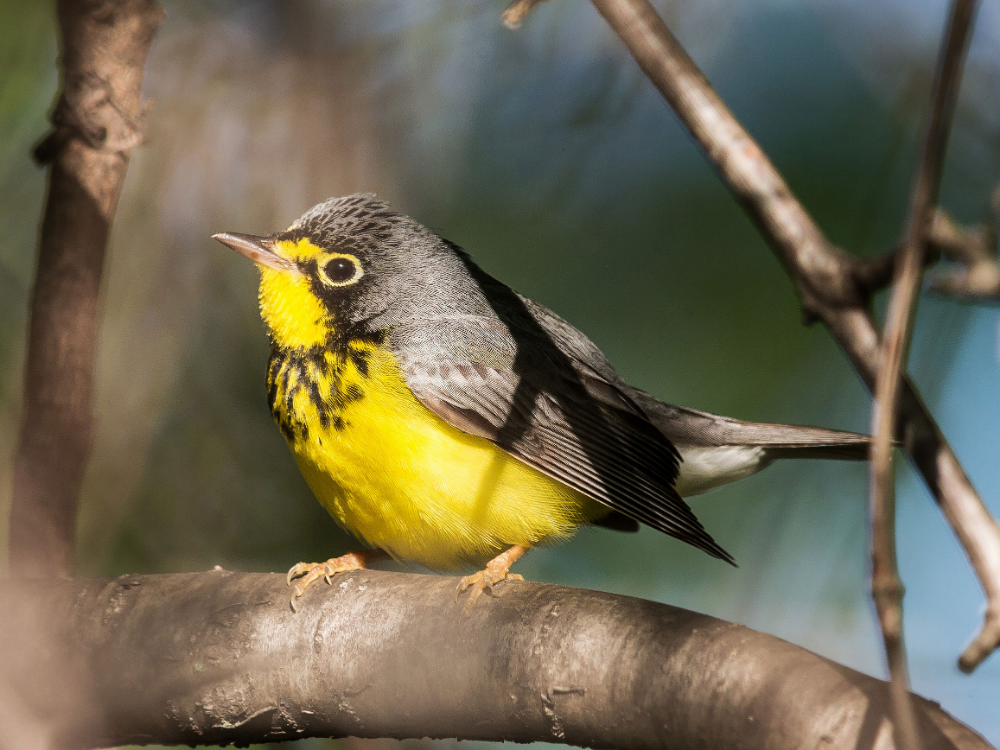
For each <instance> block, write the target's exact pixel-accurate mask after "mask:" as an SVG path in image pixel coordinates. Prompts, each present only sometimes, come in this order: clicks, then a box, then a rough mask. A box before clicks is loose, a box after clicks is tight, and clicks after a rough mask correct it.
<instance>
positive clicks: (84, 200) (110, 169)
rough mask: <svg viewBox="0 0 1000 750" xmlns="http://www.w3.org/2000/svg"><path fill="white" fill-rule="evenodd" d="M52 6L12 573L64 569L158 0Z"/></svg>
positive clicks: (74, 1) (64, 0) (66, 0)
mask: <svg viewBox="0 0 1000 750" xmlns="http://www.w3.org/2000/svg"><path fill="white" fill-rule="evenodd" d="M58 14H59V28H60V31H61V44H62V65H63V91H62V93H61V94H60V97H59V101H58V103H57V105H56V108H55V111H54V113H53V116H52V122H53V125H54V127H55V129H54V131H53V133H52V134H51V135H50V136H49V137H48V138H46V139H45V141H43V142H42V144H41V145H40V146H39V147H38V149H36V157H37V158H38V159H39V161H41V162H51V170H50V172H49V187H48V197H47V199H46V205H45V216H44V218H43V219H42V227H41V239H40V242H39V254H38V266H37V269H36V271H35V283H34V286H33V292H32V298H31V315H30V324H29V333H28V354H27V365H26V368H25V394H24V413H23V415H22V420H23V421H22V426H21V434H20V438H19V442H18V448H17V452H16V455H15V459H14V497H13V505H12V508H11V520H10V554H11V567H12V569H13V570H14V571H15V572H17V573H18V574H20V575H32V574H42V573H45V574H51V573H52V572H59V573H62V574H66V575H68V574H69V573H70V571H71V569H72V558H73V539H74V536H75V530H76V504H77V497H78V495H79V492H80V485H81V483H82V481H83V473H84V469H85V467H86V462H87V457H88V455H89V453H90V443H91V429H92V415H91V406H90V401H91V389H92V380H93V364H94V349H95V342H96V337H97V301H98V294H99V289H100V282H101V271H102V266H103V262H104V250H105V246H106V244H107V239H108V231H109V229H110V226H111V220H112V218H113V216H114V213H115V207H116V206H117V203H118V196H119V193H120V192H121V186H122V182H123V181H124V179H125V169H126V167H127V165H128V153H129V151H130V150H131V148H132V147H133V146H135V145H136V144H137V143H138V142H139V141H140V139H141V136H142V131H141V125H140V93H141V88H142V73H143V67H144V65H145V61H146V53H147V52H148V51H149V46H150V43H151V42H152V38H153V33H154V31H155V30H156V27H157V26H158V25H159V23H160V19H161V18H162V12H161V11H160V10H159V8H158V6H157V5H156V3H155V1H154V0H103V1H102V0H89V1H84V0H60V2H59V3H58Z"/></svg>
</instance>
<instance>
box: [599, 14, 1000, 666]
mask: <svg viewBox="0 0 1000 750" xmlns="http://www.w3.org/2000/svg"><path fill="white" fill-rule="evenodd" d="M592 2H593V4H594V6H595V7H596V8H597V10H598V11H599V12H600V13H601V15H602V16H604V18H605V19H606V20H607V21H608V23H609V24H610V25H611V27H612V28H613V29H614V30H615V31H616V32H617V33H618V35H619V36H620V37H621V39H622V41H623V42H624V43H625V45H626V46H627V47H628V49H629V51H630V52H631V53H632V55H633V56H634V57H635V59H636V62H638V63H639V67H641V68H642V70H643V71H644V72H645V73H646V75H647V76H649V78H650V80H651V81H652V82H653V83H654V84H655V85H656V87H657V88H658V89H659V90H660V92H661V93H662V94H663V96H664V97H665V98H666V99H667V101H668V102H669V103H670V104H671V106H673V108H674V110H675V111H676V112H677V114H678V115H679V117H680V118H681V120H682V121H683V122H684V124H685V125H686V126H687V127H688V129H689V130H690V131H691V133H692V134H693V135H694V137H695V139H696V140H697V141H698V143H699V144H701V146H702V148H704V150H705V152H706V154H707V155H708V157H709V159H710V161H711V162H712V164H713V165H714V166H715V168H716V169H717V170H718V171H719V173H720V175H721V176H722V178H723V180H724V181H725V182H726V184H727V185H728V186H729V188H730V189H731V190H732V191H733V193H734V194H735V196H736V197H737V199H738V200H739V201H740V202H741V203H742V204H743V206H744V208H745V209H746V211H747V213H748V214H749V215H750V218H751V219H752V220H753V221H754V222H755V223H756V224H757V226H758V227H759V228H760V230H761V232H762V233H763V234H764V237H765V238H766V239H767V240H768V242H769V243H770V244H771V247H772V249H773V250H774V252H775V253H776V254H777V256H778V258H779V260H781V262H782V263H783V265H784V266H785V268H786V270H787V271H788V273H789V275H790V276H791V277H792V279H793V281H794V282H795V285H796V288H797V290H798V294H799V298H800V301H801V303H802V307H803V311H804V313H805V316H806V318H807V320H810V319H820V320H822V321H823V322H824V323H825V324H826V325H827V327H828V328H829V329H830V331H831V332H832V333H833V335H834V336H835V337H836V339H837V340H838V341H839V342H840V345H841V346H842V347H843V348H844V351H845V353H846V354H847V356H848V357H849V358H850V360H851V362H852V363H853V364H854V366H855V368H856V369H857V371H858V373H859V374H860V375H861V378H862V380H864V381H865V383H866V384H867V385H868V387H869V388H870V389H872V390H874V387H875V377H876V373H877V372H878V366H879V360H880V350H879V335H878V331H877V329H876V328H875V324H874V321H873V319H872V316H871V313H870V310H869V302H870V297H869V295H868V293H867V292H868V290H867V289H866V288H865V287H864V286H863V285H862V284H860V283H859V281H858V277H857V273H856V269H857V268H858V266H859V261H858V260H857V259H856V258H854V257H853V256H851V255H849V254H847V253H845V252H843V251H842V250H840V249H839V248H837V247H836V246H834V245H833V244H832V243H831V242H830V241H829V240H828V239H827V238H826V236H825V235H824V234H823V233H822V231H821V230H820V229H819V227H817V226H816V223H815V222H814V221H813V219H812V217H810V216H809V214H808V213H807V212H806V211H805V209H804V208H803V207H802V205H801V204H800V203H799V202H798V201H797V200H796V198H795V197H794V195H792V192H791V189H790V188H789V187H788V185H787V183H786V182H785V181H784V179H782V177H781V175H780V174H778V171H777V170H776V169H775V168H774V165H773V164H771V162H770V161H769V160H768V158H767V157H766V156H765V155H764V153H763V152H762V151H761V149H760V147H759V146H758V145H757V143H756V142H755V141H754V140H753V138H751V137H750V135H749V133H747V132H746V130H744V128H743V127H742V125H740V124H739V122H738V121H737V120H736V118H735V117H733V114H732V113H731V112H730V111H729V110H728V108H727V107H726V105H725V104H724V103H723V102H722V100H721V99H720V98H719V96H718V94H717V93H716V92H715V90H714V89H713V88H712V86H711V84H709V82H708V81H707V80H706V79H705V76H704V75H703V74H702V73H701V71H700V70H698V68H697V66H696V65H695V64H694V62H693V61H692V60H691V58H690V57H689V56H688V55H687V53H686V52H685V51H684V49H683V48H682V47H681V46H680V44H679V43H678V42H677V40H676V39H675V38H674V36H673V35H672V34H671V33H670V30H669V29H668V28H667V26H666V24H664V23H663V20H662V19H661V18H660V17H659V16H658V15H657V13H656V11H655V9H654V8H653V7H652V6H651V5H650V4H649V2H647V0H592ZM899 412H900V424H901V427H902V430H901V432H902V434H903V436H904V447H905V448H906V450H907V453H909V455H910V457H911V458H912V459H913V462H914V464H916V466H917V468H918V470H919V471H920V473H921V475H922V476H923V478H924V481H925V482H926V483H927V486H928V488H929V489H930V491H931V493H932V494H933V495H934V497H935V499H936V500H937V501H938V503H939V505H940V506H941V509H942V511H943V512H944V514H945V517H946V518H947V519H948V522H949V523H950V524H951V526H952V529H953V530H954V531H955V534H956V536H957V537H958V539H959V542H960V543H961V544H962V546H963V548H964V549H965V551H966V554H967V555H968V556H969V560H970V561H971V563H972V566H973V568H974V569H975V571H976V574H977V576H978V577H979V580H980V583H981V584H982V586H983V589H984V591H985V592H986V597H987V602H988V603H987V611H986V622H985V624H984V627H983V630H982V631H981V632H980V634H979V635H978V636H977V637H976V640H975V641H974V642H973V644H972V645H970V646H969V647H968V649H967V650H966V652H965V653H964V654H963V656H962V658H961V659H960V660H959V666H960V667H961V668H962V669H965V670H970V669H974V668H975V666H976V665H977V664H979V663H980V662H981V661H982V659H984V658H985V657H986V656H987V655H989V653H991V652H992V651H993V650H994V649H995V648H996V647H997V645H998V644H1000V528H998V527H997V524H996V522H995V521H994V520H993V518H992V516H991V515H990V514H989V511H988V510H987V509H986V506H985V505H984V504H983V502H982V500H981V499H980V497H979V495H978V494H977V493H976V490H975V488H973V486H972V484H971V483H970V482H969V479H968V477H967V476H966V474H965V471H964V470H963V469H962V466H961V464H960V463H959V462H958V459H957V458H956V457H955V454H954V453H953V452H952V450H951V448H950V446H949V445H948V443H947V441H946V440H945V439H944V436H943V435H942V434H941V431H940V430H939V429H938V427H937V425H936V424H935V422H934V419H933V418H932V417H931V415H930V413H929V412H928V410H927V408H926V407H925V406H924V404H923V403H922V401H921V399H920V396H919V395H918V394H917V392H916V390H915V388H914V386H913V384H912V383H911V382H910V381H909V380H908V379H904V383H903V388H902V392H901V394H900V405H899Z"/></svg>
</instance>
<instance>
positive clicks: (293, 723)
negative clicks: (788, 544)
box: [0, 571, 989, 750]
mask: <svg viewBox="0 0 1000 750" xmlns="http://www.w3.org/2000/svg"><path fill="white" fill-rule="evenodd" d="M455 583H456V579H454V578H445V577H440V576H416V575H407V574H400V573H387V572H379V571H360V572H357V573H349V574H343V575H339V576H337V577H336V578H335V579H334V582H333V585H332V586H329V587H328V586H326V585H323V584H317V585H315V586H314V587H313V588H311V589H310V590H309V591H308V592H307V593H306V595H305V597H303V599H302V601H301V606H300V608H299V612H298V613H293V612H292V611H291V610H290V609H289V606H288V589H287V588H286V586H285V582H284V577H283V576H280V575H270V574H247V573H229V572H225V571H214V572H209V573H199V574H184V575H159V576H125V577H122V578H118V579H113V580H111V579H93V580H75V581H35V582H32V583H30V584H29V583H26V582H19V583H6V584H4V585H3V586H2V587H0V642H2V643H3V644H6V645H7V649H5V650H6V651H8V653H5V654H3V658H2V659H0V664H2V665H3V667H2V669H4V670H5V671H4V672H3V673H2V674H0V677H2V678H3V679H0V694H2V695H4V696H5V700H3V701H2V702H0V720H3V721H4V724H5V726H12V725H16V726H30V727H35V728H39V727H41V728H43V730H44V731H42V732H41V733H40V734H39V735H36V736H42V737H45V738H47V739H46V741H47V742H49V743H51V745H46V744H36V745H35V746H37V747H46V746H52V745H55V746H102V747H103V746H108V745H119V744H126V743H148V742H157V743H164V744H204V743H229V742H235V743H249V742H264V741H275V740H279V739H294V738H301V737H311V736H344V735H354V736H359V737H400V738H402V737H462V738H467V739H473V738H474V739H489V740H502V739H506V740H515V741H519V742H528V741H534V740H545V741H549V742H564V743H569V744H576V745H587V746H592V747H616V748H649V747H670V748H675V749H676V748H684V747H701V748H728V747H739V748H744V749H749V748H768V750H782V748H789V750H791V749H792V748H795V749H796V750H798V749H799V748H809V747H811V748H816V747H822V748H831V749H832V748H850V749H851V750H859V749H860V748H870V747H878V748H890V747H892V746H893V741H892V730H891V723H890V720H889V718H888V717H889V713H888V694H887V690H886V685H885V683H883V682H881V681H879V680H875V679H872V678H870V677H866V676H864V675H862V674H859V673H857V672H854V671H852V670H850V669H847V668H846V667H842V666H839V665H837V664H834V663H832V662H830V661H828V660H826V659H823V658H821V657H819V656H816V655H815V654H812V653H810V652H808V651H805V650H804V649H801V648H798V647H796V646H793V645H791V644H789V643H786V642H784V641H781V640H779V639H777V638H774V637H772V636H768V635H764V634H761V633H757V632H754V631H752V630H749V629H747V628H744V627H742V626H739V625H733V624H730V623H726V622H722V621H720V620H716V619H714V618H712V617H708V616H706V615H700V614H696V613H694V612H688V611H686V610H682V609H677V608H675V607H670V606H667V605H663V604H656V603H653V602H648V601H643V600H640V599H633V598H629V597H622V596H614V595H611V594H603V593H598V592H593V591H586V590H581V589H569V588H562V587H556V586H544V585H538V584H531V583H511V584H506V585H504V586H503V587H502V589H500V591H501V596H499V597H497V598H489V597H484V598H483V599H482V600H480V602H479V604H478V605H477V606H476V608H475V610H474V611H473V613H472V615H471V617H468V618H463V617H462V605H461V603H460V602H456V601H455ZM915 707H916V709H917V712H918V717H919V721H920V724H921V733H922V736H923V738H924V743H925V747H926V748H928V750H930V749H932V748H987V747H989V746H988V744H987V743H986V742H985V741H984V740H983V739H982V738H981V737H979V736H978V735H977V734H975V733H974V732H973V731H972V730H970V729H968V728H967V727H965V726H964V725H962V724H960V723H959V722H957V721H955V720H954V719H953V718H951V717H950V716H949V715H948V714H946V713H945V712H944V711H942V710H941V709H940V707H938V706H937V705H936V704H934V703H931V702H930V701H927V700H924V699H920V698H916V699H915ZM15 711H16V712H17V715H16V716H14V715H12V712H15ZM4 712H6V713H7V714H8V715H7V716H3V715H2V714H3V713H4Z"/></svg>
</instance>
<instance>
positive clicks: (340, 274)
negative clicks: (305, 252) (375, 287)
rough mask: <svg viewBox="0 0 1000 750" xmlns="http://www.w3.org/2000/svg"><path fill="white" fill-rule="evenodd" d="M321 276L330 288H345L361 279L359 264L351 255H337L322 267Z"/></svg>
mask: <svg viewBox="0 0 1000 750" xmlns="http://www.w3.org/2000/svg"><path fill="white" fill-rule="evenodd" d="M322 276H323V281H324V282H325V283H327V284H329V285H330V286H347V285H348V284H353V283H354V282H356V281H357V280H358V279H360V278H361V276H362V270H361V263H359V262H358V259H357V258H355V257H354V256H353V255H338V256H336V257H335V258H333V260H329V261H327V262H326V264H325V265H323V266H322Z"/></svg>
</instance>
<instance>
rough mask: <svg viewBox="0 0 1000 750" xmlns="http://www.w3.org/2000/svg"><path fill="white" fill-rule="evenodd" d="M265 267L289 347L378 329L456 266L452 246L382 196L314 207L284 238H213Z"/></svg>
mask: <svg viewBox="0 0 1000 750" xmlns="http://www.w3.org/2000/svg"><path fill="white" fill-rule="evenodd" d="M212 236H213V237H214V238H215V239H217V240H218V241H219V242H221V243H222V244H224V245H226V246H228V247H230V248H232V249H233V250H235V251H236V252H238V253H240V254H241V255H244V256H246V257H247V258H250V260H252V261H254V262H255V263H256V264H257V267H258V268H259V269H260V274H261V276H260V312H261V317H263V319H264V322H265V323H266V324H267V327H268V329H269V332H270V334H271V339H272V341H273V342H274V343H275V344H276V345H278V346H280V347H283V348H287V349H310V348H313V347H318V346H327V345H329V344H330V340H331V337H336V336H350V335H352V334H353V333H354V332H355V331H356V330H357V329H358V328H359V327H363V328H369V329H372V328H375V327H377V326H379V325H384V324H388V323H391V322H392V319H393V318H395V317H398V315H399V314H401V309H400V308H401V306H404V305H402V302H405V301H406V300H413V299H419V298H420V295H421V289H420V287H422V286H426V285H427V284H428V283H429V281H430V280H432V279H434V278H435V277H439V276H440V273H435V269H439V270H440V267H441V266H442V263H443V264H444V265H445V266H447V265H450V264H451V263H452V261H449V259H448V257H447V256H452V257H454V253H453V252H449V249H448V247H447V246H446V243H444V242H443V241H442V240H441V239H440V238H439V237H437V236H436V235H434V234H433V233H432V232H430V231H429V230H427V229H426V228H424V227H422V226H421V225H419V224H417V223H416V222H415V221H413V220H411V219H409V218H408V217H406V216H403V215H402V214H398V213H396V212H394V211H393V210H392V209H390V208H389V206H388V204H387V203H385V202H384V201H381V200H379V199H377V198H376V197H375V196H374V194H371V193H368V194H357V195H349V196H346V197H344V198H333V199H331V200H328V201H326V202H324V203H320V204H319V205H317V206H314V207H313V208H311V209H310V210H309V211H307V212H306V213H305V214H303V215H302V216H301V217H300V218H299V219H298V220H297V221H296V222H295V223H294V224H292V226H291V227H289V228H288V229H287V230H285V231H284V232H281V233H280V234H275V235H270V236H265V237H257V236H254V235H249V234H231V233H221V234H215V235H212Z"/></svg>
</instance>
